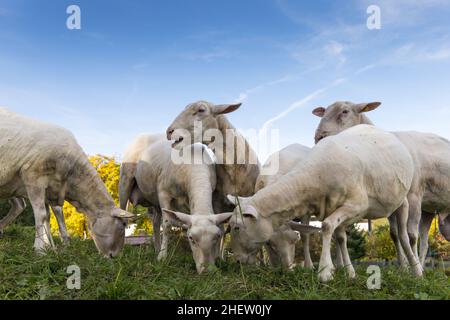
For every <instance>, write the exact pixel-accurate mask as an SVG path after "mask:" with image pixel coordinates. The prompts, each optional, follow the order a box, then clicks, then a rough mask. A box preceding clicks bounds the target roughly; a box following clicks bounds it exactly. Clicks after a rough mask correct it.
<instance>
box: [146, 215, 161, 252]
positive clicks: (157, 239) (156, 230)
mask: <svg viewBox="0 0 450 320" xmlns="http://www.w3.org/2000/svg"><path fill="white" fill-rule="evenodd" d="M150 211H152V213H153V214H150ZM148 214H149V215H150V217H151V219H152V226H153V245H154V247H155V251H156V252H158V253H159V251H160V250H161V218H162V212H161V209H159V208H158V209H157V208H148Z"/></svg>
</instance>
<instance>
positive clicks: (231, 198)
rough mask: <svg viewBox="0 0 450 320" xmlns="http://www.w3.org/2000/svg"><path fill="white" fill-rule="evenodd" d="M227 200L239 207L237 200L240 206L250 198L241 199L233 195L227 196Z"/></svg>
mask: <svg viewBox="0 0 450 320" xmlns="http://www.w3.org/2000/svg"><path fill="white" fill-rule="evenodd" d="M236 198H238V199H236ZM227 199H228V201H230V202H231V203H232V204H233V205H236V206H237V203H238V202H237V200H239V204H240V205H242V204H243V203H244V201H245V200H246V199H248V198H245V197H239V196H233V195H231V194H229V195H227Z"/></svg>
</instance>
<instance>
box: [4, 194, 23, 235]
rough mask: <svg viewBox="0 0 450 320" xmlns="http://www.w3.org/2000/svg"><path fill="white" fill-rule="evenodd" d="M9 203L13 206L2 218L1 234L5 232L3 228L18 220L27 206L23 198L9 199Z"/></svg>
mask: <svg viewBox="0 0 450 320" xmlns="http://www.w3.org/2000/svg"><path fill="white" fill-rule="evenodd" d="M9 204H10V205H11V208H10V209H9V212H8V214H7V215H6V216H5V217H4V218H3V219H1V220H0V236H1V235H2V234H3V229H4V228H5V227H6V226H7V225H9V224H10V223H11V222H13V221H14V220H16V218H17V217H18V216H19V215H20V214H21V213H22V212H23V210H24V209H25V207H26V203H25V200H24V199H22V198H12V199H10V200H9Z"/></svg>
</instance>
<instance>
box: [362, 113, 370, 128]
mask: <svg viewBox="0 0 450 320" xmlns="http://www.w3.org/2000/svg"><path fill="white" fill-rule="evenodd" d="M360 124H370V125H372V126H373V122H372V121H371V120H370V119H369V118H368V117H367V116H366V115H365V114H362V115H361V122H360Z"/></svg>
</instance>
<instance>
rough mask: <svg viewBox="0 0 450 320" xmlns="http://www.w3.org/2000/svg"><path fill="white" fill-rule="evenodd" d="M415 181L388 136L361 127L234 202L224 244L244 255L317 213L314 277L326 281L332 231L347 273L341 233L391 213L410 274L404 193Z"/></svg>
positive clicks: (416, 266)
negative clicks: (295, 220) (238, 248)
mask: <svg viewBox="0 0 450 320" xmlns="http://www.w3.org/2000/svg"><path fill="white" fill-rule="evenodd" d="M413 176H414V166H413V160H412V158H411V155H410V154H409V152H408V150H407V149H406V148H405V146H404V145H403V144H402V143H401V142H400V141H399V140H398V139H397V138H396V137H395V136H394V135H393V134H391V133H387V132H384V131H382V130H380V129H377V128H375V127H373V126H368V125H360V126H356V127H354V128H351V129H348V130H346V131H343V132H342V133H340V134H338V135H336V136H333V137H329V138H327V139H325V140H324V141H323V142H321V143H319V144H317V145H316V146H315V147H314V148H313V149H312V150H311V152H310V154H309V155H308V157H307V158H306V159H305V160H304V161H303V162H301V163H300V164H299V165H298V166H297V167H296V168H295V170H293V171H291V172H290V173H288V174H287V175H285V176H283V177H281V178H280V179H279V180H278V181H277V182H275V183H273V184H271V185H269V186H267V187H266V188H263V189H261V190H260V191H258V192H257V193H256V194H255V195H254V196H252V197H249V198H240V204H241V205H240V208H241V209H242V212H240V209H239V208H236V209H235V211H234V215H233V217H232V218H231V219H230V227H231V235H232V237H231V241H232V242H237V244H234V245H240V246H242V247H244V249H243V250H246V251H248V252H251V251H252V250H259V249H260V248H261V246H262V245H263V244H264V243H265V242H266V241H268V240H269V239H270V237H271V236H272V235H273V233H274V232H276V231H277V230H278V229H279V228H280V226H282V225H284V224H286V222H288V221H290V220H292V219H293V218H294V217H295V216H294V214H297V215H298V216H300V217H301V216H304V215H312V214H316V213H319V216H318V219H319V220H320V221H323V222H322V254H321V258H320V263H319V279H320V281H322V282H326V281H329V280H330V279H332V277H333V270H334V267H333V263H332V260H331V254H330V244H331V238H332V235H333V233H334V232H335V235H336V238H337V241H338V244H339V246H340V247H341V252H342V254H343V260H344V263H345V266H346V271H347V273H348V275H349V276H350V277H354V276H355V271H354V269H353V266H352V264H351V261H350V257H349V255H348V251H347V243H346V242H347V239H346V238H347V236H346V233H345V229H346V227H347V226H349V225H350V224H353V223H356V222H358V221H361V220H362V219H364V218H366V219H377V218H382V217H387V216H389V215H390V214H392V213H393V212H394V211H396V210H397V218H398V221H399V235H400V241H401V244H402V247H403V250H404V251H405V253H406V256H407V258H408V261H409V263H410V265H411V269H412V271H413V273H414V274H415V275H417V276H421V275H422V268H421V266H420V263H419V261H418V260H417V259H416V257H415V256H414V253H413V252H412V250H411V247H410V245H409V242H408V234H407V230H406V223H407V216H408V200H407V199H406V196H407V194H408V192H409V189H410V187H411V183H412V181H413Z"/></svg>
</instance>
